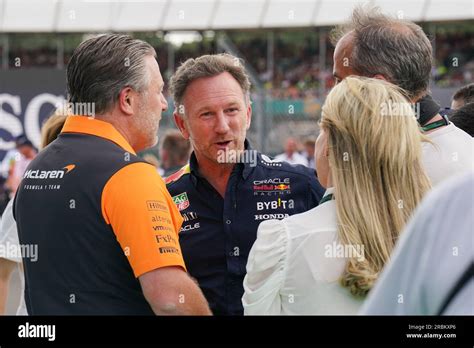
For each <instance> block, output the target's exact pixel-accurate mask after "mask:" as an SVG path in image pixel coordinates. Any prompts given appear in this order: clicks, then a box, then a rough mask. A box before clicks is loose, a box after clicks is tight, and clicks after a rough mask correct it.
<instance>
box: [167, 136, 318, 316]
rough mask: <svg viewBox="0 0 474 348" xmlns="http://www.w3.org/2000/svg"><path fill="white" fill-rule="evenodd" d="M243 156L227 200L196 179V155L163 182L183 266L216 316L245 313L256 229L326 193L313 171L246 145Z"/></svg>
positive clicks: (200, 178)
mask: <svg viewBox="0 0 474 348" xmlns="http://www.w3.org/2000/svg"><path fill="white" fill-rule="evenodd" d="M245 152H246V153H247V154H254V156H247V158H246V160H245V162H244V163H237V164H236V165H235V166H234V169H233V171H232V174H231V176H230V178H229V182H228V183H227V188H226V192H225V198H222V196H221V195H220V194H219V193H218V192H217V191H216V190H215V189H214V187H213V186H212V185H211V184H209V182H208V181H207V180H206V179H205V178H204V177H203V176H201V175H200V173H199V167H198V163H197V160H196V157H195V155H194V153H193V154H192V155H191V159H190V162H189V164H188V165H186V166H184V167H183V168H181V169H180V170H179V171H178V172H176V173H174V174H173V175H171V176H169V177H168V178H167V179H166V184H167V188H168V190H169V192H170V194H171V196H173V201H174V203H175V204H176V206H177V207H178V209H179V210H180V212H181V215H182V217H183V219H184V222H183V225H182V227H181V230H180V232H179V241H180V245H181V250H182V253H183V257H184V261H185V264H186V268H187V270H188V272H189V273H190V275H191V276H192V277H194V278H195V279H196V280H197V281H198V283H199V286H200V287H201V289H202V291H203V293H204V295H205V297H206V299H207V301H208V302H209V305H210V308H211V310H212V312H213V313H214V314H215V315H243V307H242V302H241V298H242V296H243V293H244V289H243V280H244V277H245V274H246V264H247V258H248V255H249V252H250V249H251V248H252V245H253V243H254V242H255V240H256V236H257V228H258V225H259V224H260V223H261V222H262V221H264V220H269V219H283V218H285V217H288V216H290V215H293V214H298V213H302V212H305V211H307V210H310V209H312V208H314V207H315V206H317V205H318V203H319V201H320V200H321V198H322V197H323V194H324V191H325V190H324V188H323V187H322V186H321V185H320V184H319V182H318V180H317V177H316V173H315V171H314V169H310V168H307V167H305V166H301V165H297V166H294V165H290V164H288V163H286V162H275V161H272V160H271V159H270V158H268V157H267V156H265V155H262V154H260V153H258V152H256V151H255V150H251V149H250V147H249V145H248V142H247V141H246V151H245ZM251 157H253V160H249V159H250V158H251Z"/></svg>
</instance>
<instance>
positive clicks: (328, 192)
mask: <svg viewBox="0 0 474 348" xmlns="http://www.w3.org/2000/svg"><path fill="white" fill-rule="evenodd" d="M327 195H334V186H332V187H328V188H327V189H326V192H324V195H323V198H324V197H326V196H327Z"/></svg>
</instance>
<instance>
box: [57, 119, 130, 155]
mask: <svg viewBox="0 0 474 348" xmlns="http://www.w3.org/2000/svg"><path fill="white" fill-rule="evenodd" d="M61 133H83V134H90V135H95V136H97V137H101V138H104V139H107V140H110V141H113V142H114V143H115V144H117V145H118V146H120V147H121V148H122V149H124V150H125V151H128V152H130V153H132V154H134V155H136V153H135V151H134V150H133V148H132V146H131V145H130V144H129V143H128V141H127V140H126V139H125V138H124V137H123V135H122V134H120V132H119V131H118V130H117V129H116V128H115V127H114V126H113V125H112V124H110V123H108V122H104V121H101V120H98V119H95V118H92V117H87V116H76V115H74V116H68V118H67V119H66V122H65V124H64V127H63V129H62V131H61Z"/></svg>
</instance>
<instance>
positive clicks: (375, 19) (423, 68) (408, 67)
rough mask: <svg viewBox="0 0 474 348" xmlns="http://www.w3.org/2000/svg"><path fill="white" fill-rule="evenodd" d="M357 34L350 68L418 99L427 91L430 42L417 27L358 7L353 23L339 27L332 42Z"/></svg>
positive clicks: (332, 36) (430, 51)
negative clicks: (379, 76) (375, 76)
mask: <svg viewBox="0 0 474 348" xmlns="http://www.w3.org/2000/svg"><path fill="white" fill-rule="evenodd" d="M349 32H351V34H353V35H354V41H353V44H354V46H353V50H352V56H351V57H350V59H351V67H352V68H353V69H354V70H355V71H356V72H357V73H358V74H360V75H362V76H366V77H372V76H374V75H376V74H381V75H383V76H384V77H385V78H387V79H388V80H389V81H390V82H392V83H393V84H396V85H398V86H399V87H401V88H403V89H404V90H405V91H406V93H407V97H409V98H415V97H417V96H419V95H421V94H422V92H425V91H426V90H427V89H428V85H429V80H430V74H431V68H432V59H433V58H432V47H431V43H430V40H429V39H428V37H427V36H426V34H425V33H424V32H423V29H422V28H421V27H420V26H418V25H417V24H415V23H413V22H409V21H405V20H403V19H399V18H395V17H390V16H387V15H384V14H382V13H381V11H380V8H379V7H363V6H358V7H356V8H355V9H354V11H353V12H352V16H351V18H350V20H349V21H348V22H347V23H346V24H343V25H341V26H338V27H336V28H335V29H334V30H333V31H332V33H331V42H332V43H333V44H334V45H336V44H337V42H338V41H339V40H340V39H341V38H342V37H343V36H344V35H346V34H348V33H349Z"/></svg>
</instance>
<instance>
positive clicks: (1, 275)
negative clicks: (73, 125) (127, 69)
mask: <svg viewBox="0 0 474 348" xmlns="http://www.w3.org/2000/svg"><path fill="white" fill-rule="evenodd" d="M65 121H66V116H64V115H61V114H59V113H55V114H53V115H52V116H51V117H50V118H48V120H47V121H46V122H45V123H44V125H43V127H42V129H41V133H42V136H41V137H42V139H41V140H42V146H43V147H46V146H47V145H48V144H49V143H51V142H52V141H53V140H55V139H56V138H57V137H58V135H59V133H60V132H61V129H62V128H63V125H64V122H65ZM0 247H1V250H2V253H0V315H3V314H5V313H6V304H7V303H9V302H10V301H11V300H12V298H13V296H10V295H9V292H10V291H11V290H12V289H11V282H10V279H11V276H12V273H13V271H14V270H15V269H17V270H18V272H19V275H20V292H21V293H20V303H19V305H18V309H17V311H16V314H17V315H28V311H27V309H26V304H25V299H24V289H25V278H24V274H23V266H22V257H21V254H19V253H18V252H17V251H16V250H21V246H20V242H19V240H18V230H17V227H16V221H15V219H14V218H13V199H11V200H10V202H8V205H7V207H6V208H5V211H4V212H3V215H2V217H1V219H0ZM33 248H34V246H33ZM14 250H15V251H14ZM10 253H11V254H10ZM31 256H32V257H34V258H37V257H39V256H38V254H37V250H36V251H35V250H31Z"/></svg>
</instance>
